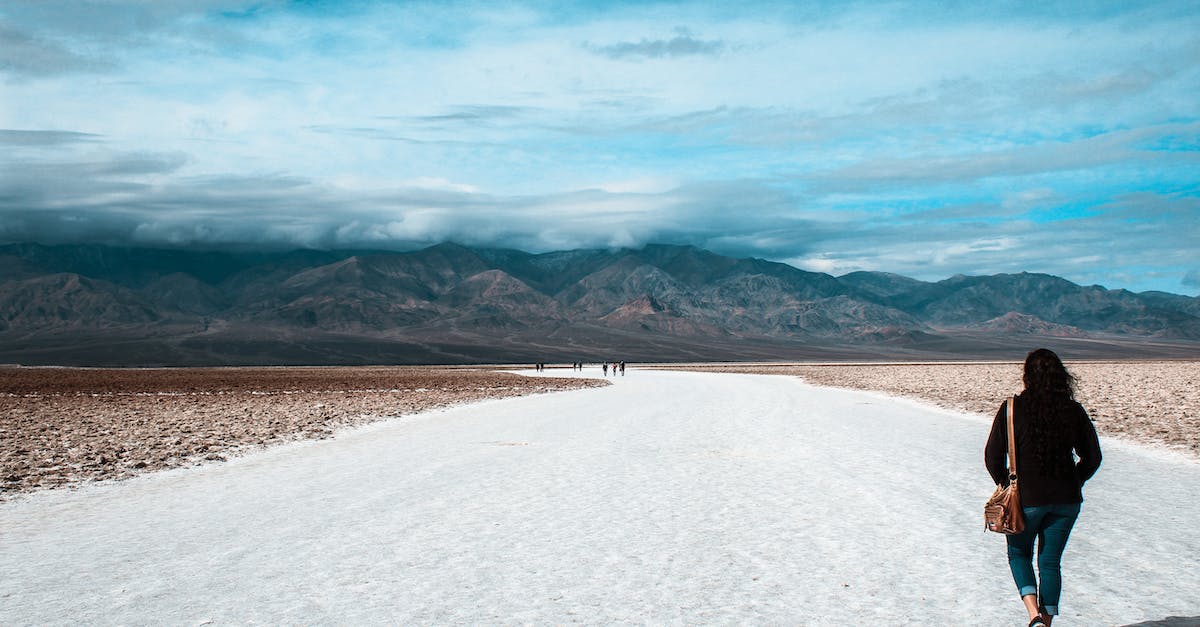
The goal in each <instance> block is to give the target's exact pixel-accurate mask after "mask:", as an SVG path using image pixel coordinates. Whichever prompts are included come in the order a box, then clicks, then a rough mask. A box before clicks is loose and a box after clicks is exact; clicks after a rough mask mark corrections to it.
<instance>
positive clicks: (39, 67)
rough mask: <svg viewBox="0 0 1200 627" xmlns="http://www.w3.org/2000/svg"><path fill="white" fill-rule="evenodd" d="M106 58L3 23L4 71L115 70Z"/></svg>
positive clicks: (0, 55)
mask: <svg viewBox="0 0 1200 627" xmlns="http://www.w3.org/2000/svg"><path fill="white" fill-rule="evenodd" d="M113 67H114V63H113V62H112V61H111V60H109V59H105V58H101V57H96V56H92V55H88V54H81V53H78V52H75V51H73V50H71V49H69V48H68V47H66V46H63V45H62V44H60V43H57V42H55V41H51V40H48V39H45V38H42V37H38V36H35V35H32V34H30V33H26V32H23V31H21V30H18V29H16V28H13V27H11V26H8V25H6V24H3V23H0V73H9V74H12V75H15V76H20V77H28V76H54V75H59V74H71V73H74V72H102V71H107V70H111V69H113Z"/></svg>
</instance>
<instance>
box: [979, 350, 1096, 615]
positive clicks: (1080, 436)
mask: <svg viewBox="0 0 1200 627" xmlns="http://www.w3.org/2000/svg"><path fill="white" fill-rule="evenodd" d="M1024 381H1025V391H1023V392H1021V394H1020V395H1019V396H1017V397H1016V404H1015V407H1014V409H1015V418H1014V420H1013V423H1014V426H1015V432H1016V443H1017V471H1018V473H1019V475H1020V478H1019V481H1020V485H1021V510H1022V512H1023V513H1024V514H1025V531H1023V532H1021V533H1018V534H1015V535H1010V536H1006V537H1007V540H1008V566H1009V569H1011V570H1012V576H1013V581H1015V582H1016V584H1017V590H1018V591H1019V593H1020V595H1021V601H1022V602H1023V603H1024V604H1025V609H1026V610H1028V612H1029V625H1030V627H1040V626H1045V627H1049V625H1050V622H1051V621H1052V620H1053V619H1054V616H1056V615H1058V601H1059V595H1060V594H1061V593H1062V568H1061V562H1062V553H1063V548H1065V547H1066V545H1067V537H1068V536H1070V535H1071V528H1072V527H1073V526H1074V525H1075V519H1076V518H1077V517H1078V516H1079V508H1080V504H1081V503H1082V502H1083V484H1084V482H1086V481H1087V480H1088V479H1090V478H1091V477H1092V475H1093V474H1095V473H1096V469H1097V468H1099V467H1100V441H1099V439H1098V438H1097V437H1096V429H1095V427H1093V426H1092V420H1091V418H1089V417H1088V415H1087V412H1086V411H1085V410H1084V409H1083V406H1081V405H1080V404H1079V403H1077V402H1076V401H1075V398H1074V388H1075V378H1074V377H1072V376H1071V374H1070V373H1069V372H1067V369H1066V367H1065V366H1063V363H1062V360H1060V359H1059V358H1058V355H1056V354H1054V352H1053V351H1050V350H1048V349H1045V348H1039V349H1037V350H1035V351H1033V352H1031V353H1029V355H1028V356H1027V357H1026V358H1025V373H1024ZM1007 413H1008V407H1007V401H1006V402H1005V403H1004V404H1002V405H1001V406H1000V410H999V411H998V412H996V419H995V420H994V421H993V422H992V431H991V434H990V435H989V436H988V441H987V446H986V447H985V449H984V463H985V464H986V465H987V470H988V473H989V474H990V475H991V476H992V479H993V480H994V481H995V482H996V483H998V484H1007V483H1008V468H1007V465H1008V464H1007V461H1008V426H1007V425H1008V416H1007ZM1072 453H1074V455H1072ZM1076 456H1077V457H1078V461H1076V459H1075V457H1076ZM1035 539H1036V540H1037V542H1038V549H1037V576H1035V575H1034V571H1033V555H1034V553H1033V543H1034V540H1035Z"/></svg>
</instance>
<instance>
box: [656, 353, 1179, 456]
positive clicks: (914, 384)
mask: <svg viewBox="0 0 1200 627" xmlns="http://www.w3.org/2000/svg"><path fill="white" fill-rule="evenodd" d="M1021 367H1022V366H1021V364H1020V363H1015V362H1014V363H970V362H967V363H937V364H933V363H910V364H821V365H816V364H762V365H745V364H722V365H711V364H710V365H688V366H678V368H681V369H691V370H704V371H710V372H741V373H751V374H775V375H791V376H796V377H800V378H801V379H803V380H805V381H807V382H809V383H813V384H816V385H826V386H831V387H842V388H850V389H857V390H871V391H878V392H886V393H888V394H895V395H897V396H905V397H910V398H916V399H921V400H924V401H928V402H932V403H934V404H936V405H938V406H940V407H945V408H948V409H954V410H958V411H964V412H969V413H974V414H979V415H982V416H986V417H988V418H991V417H992V416H994V415H995V413H996V410H997V409H998V408H999V407H1000V403H1001V402H1002V401H1003V400H1004V399H1005V398H1007V397H1008V396H1009V395H1011V394H1016V393H1019V392H1020V391H1021V389H1022V387H1023V386H1022V383H1021ZM1067 368H1068V369H1069V370H1070V371H1071V373H1072V374H1073V375H1075V377H1076V378H1077V380H1078V381H1077V383H1078V389H1077V391H1076V395H1075V396H1076V399H1077V400H1079V402H1080V403H1082V404H1083V406H1084V408H1085V409H1087V411H1088V414H1089V415H1090V416H1091V417H1092V420H1093V421H1094V422H1095V424H1096V430H1097V431H1098V432H1099V433H1100V434H1101V435H1108V436H1113V437H1118V438H1122V439H1126V440H1133V441H1137V442H1141V443H1145V444H1152V445H1158V446H1163V447H1166V448H1170V449H1174V450H1177V451H1181V452H1183V453H1184V454H1185V455H1188V456H1190V457H1192V458H1193V459H1200V361H1107V362H1101V361H1095V362H1067Z"/></svg>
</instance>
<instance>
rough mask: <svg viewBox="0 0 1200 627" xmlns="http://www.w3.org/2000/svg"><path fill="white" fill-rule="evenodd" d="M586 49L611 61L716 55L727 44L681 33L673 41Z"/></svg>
mask: <svg viewBox="0 0 1200 627" xmlns="http://www.w3.org/2000/svg"><path fill="white" fill-rule="evenodd" d="M586 47H587V48H588V49H589V50H591V51H593V52H595V53H596V54H599V55H602V56H605V57H608V58H610V59H621V60H624V59H635V60H636V59H662V58H666V57H686V56H694V55H715V54H720V53H721V52H722V51H724V50H725V48H726V44H725V42H723V41H720V40H703V39H696V38H695V37H692V36H691V35H690V34H687V33H680V34H678V35H676V36H674V37H672V38H671V39H642V40H640V41H623V42H619V43H615V44H608V45H604V46H598V45H594V44H587V46H586Z"/></svg>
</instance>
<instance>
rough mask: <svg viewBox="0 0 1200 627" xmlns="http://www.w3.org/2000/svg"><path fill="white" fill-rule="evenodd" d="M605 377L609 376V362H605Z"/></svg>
mask: <svg viewBox="0 0 1200 627" xmlns="http://www.w3.org/2000/svg"><path fill="white" fill-rule="evenodd" d="M604 376H606V377H607V376H608V362H607V361H606V362H604Z"/></svg>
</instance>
